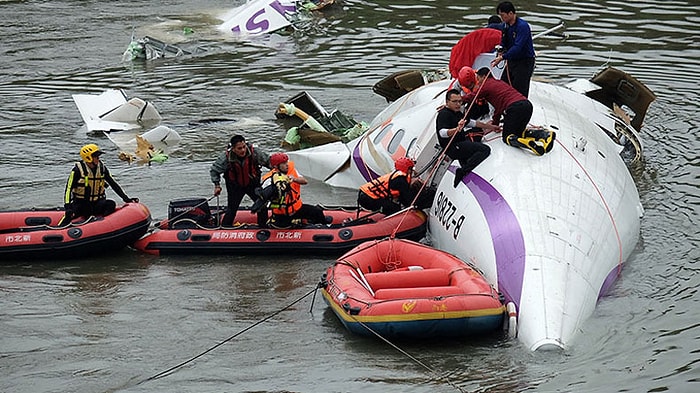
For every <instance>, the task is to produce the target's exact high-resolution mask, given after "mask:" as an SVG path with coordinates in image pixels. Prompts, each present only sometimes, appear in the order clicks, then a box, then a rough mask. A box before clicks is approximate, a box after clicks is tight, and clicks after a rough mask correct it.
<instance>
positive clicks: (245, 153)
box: [209, 135, 269, 227]
mask: <svg viewBox="0 0 700 393" xmlns="http://www.w3.org/2000/svg"><path fill="white" fill-rule="evenodd" d="M268 161H269V158H268V156H267V154H266V153H265V152H263V151H261V150H259V149H256V148H254V147H253V145H252V144H249V143H246V141H245V138H244V137H243V136H242V135H234V136H233V137H232V138H231V142H230V143H229V145H228V148H227V149H226V151H224V152H222V153H221V154H220V155H219V157H218V158H217V159H216V161H214V163H213V164H212V165H211V169H210V170H209V174H210V175H211V181H212V182H213V183H214V196H218V195H220V194H221V175H222V174H223V175H224V180H225V181H226V195H227V202H228V203H227V206H226V213H225V214H224V218H223V219H222V220H221V226H222V227H230V226H232V225H233V220H234V219H235V218H236V213H237V212H238V208H239V207H240V205H241V201H242V200H243V197H244V196H245V195H248V196H249V197H250V199H252V200H253V201H255V200H256V199H257V198H258V196H257V195H256V194H255V189H256V188H258V187H260V168H261V167H262V166H267V165H268V164H267V163H268ZM258 226H261V227H265V226H267V209H264V208H263V209H261V210H260V211H258Z"/></svg>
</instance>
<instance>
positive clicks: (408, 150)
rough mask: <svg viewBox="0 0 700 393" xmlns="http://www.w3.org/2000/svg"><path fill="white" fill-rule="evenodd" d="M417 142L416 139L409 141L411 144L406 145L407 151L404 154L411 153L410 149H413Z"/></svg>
mask: <svg viewBox="0 0 700 393" xmlns="http://www.w3.org/2000/svg"><path fill="white" fill-rule="evenodd" d="M417 141H418V138H413V139H412V140H411V143H409V144H408V149H406V154H409V153H411V149H413V146H414V145H415V144H416V142H417Z"/></svg>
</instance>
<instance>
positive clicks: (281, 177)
mask: <svg viewBox="0 0 700 393" xmlns="http://www.w3.org/2000/svg"><path fill="white" fill-rule="evenodd" d="M287 165H288V167H289V169H288V170H287V173H286V174H284V173H282V172H280V171H279V169H277V168H274V169H272V170H271V171H270V172H268V173H266V174H265V175H264V176H263V182H265V181H266V180H267V179H270V181H271V182H272V184H274V185H276V186H277V190H278V191H277V192H278V197H277V198H275V199H273V200H272V201H270V209H271V210H272V214H280V215H286V216H291V215H293V214H294V213H296V212H297V211H298V210H299V209H301V205H302V201H301V184H299V183H295V182H290V181H289V180H290V176H291V177H299V173H298V172H297V170H296V169H295V168H294V162H292V161H287Z"/></svg>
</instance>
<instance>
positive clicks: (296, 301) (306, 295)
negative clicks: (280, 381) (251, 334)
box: [136, 286, 318, 385]
mask: <svg viewBox="0 0 700 393" xmlns="http://www.w3.org/2000/svg"><path fill="white" fill-rule="evenodd" d="M317 288H318V286H315V287H314V289H312V290H310V291H309V292H307V293H306V294H304V295H303V296H301V297H300V298H298V299H297V300H295V301H293V302H291V303H290V304H288V305H286V306H284V307H282V308H281V309H279V310H277V311H275V312H273V313H272V314H270V315H268V316H266V317H265V318H263V319H261V320H259V321H257V322H255V323H254V324H252V325H250V326H248V327H247V328H245V329H243V330H241V331H239V332H238V333H236V334H234V335H233V336H231V337H229V338H227V339H225V340H223V341H221V342H220V343H218V344H216V345H214V346H213V347H210V348H209V349H207V350H206V351H204V352H202V353H200V354H199V355H197V356H194V357H192V358H190V359H188V360H186V361H184V362H182V363H180V364H177V365H175V366H173V367H170V368H169V369H167V370H165V371H161V372H159V373H158V374H155V375H153V376H151V377H148V378H146V379H144V380H142V381H140V382H138V383H136V385H140V384H142V383H145V382H148V381H154V380H156V379H160V378H163V377H166V376H168V375H170V374H172V373H173V372H174V371H175V370H177V369H179V368H180V367H182V366H184V365H186V364H188V363H191V362H193V361H195V360H197V359H199V358H200V357H202V356H204V355H206V354H207V353H209V352H211V351H213V350H215V349H216V348H218V347H220V346H222V345H224V344H226V343H227V342H229V341H231V340H233V339H234V338H236V337H238V336H240V335H241V334H243V333H245V332H247V331H248V330H251V329H252V328H254V327H256V326H258V325H260V324H261V323H263V322H266V321H268V320H270V319H271V318H272V317H274V316H276V315H278V314H280V313H281V312H282V311H285V310H287V309H289V308H290V307H292V306H293V305H295V304H297V303H299V302H300V301H302V300H303V299H305V298H307V297H308V296H309V295H312V294H315V292H316V289H317Z"/></svg>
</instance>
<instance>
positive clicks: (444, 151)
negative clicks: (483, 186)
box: [389, 69, 491, 239]
mask: <svg viewBox="0 0 700 393" xmlns="http://www.w3.org/2000/svg"><path fill="white" fill-rule="evenodd" d="M490 75H491V69H489V73H488V74H486V78H488V77H489V76H490ZM483 87H484V84H483V83H480V84H479V89H478V90H477V91H476V93H475V94H474V98H472V101H471V102H470V103H469V106H468V107H467V108H466V109H465V111H464V115H463V116H462V120H465V119H467V115H468V114H469V111H471V109H472V107H473V106H474V104H475V103H476V101H477V99H478V98H479V94H480V93H481V89H482V88H483ZM461 131H462V130H459V131H457V132H455V133H454V134H452V136H451V137H450V140H449V141H448V142H447V145H446V146H445V148H444V149H442V152H441V153H440V155H439V156H438V159H437V160H436V161H435V162H434V163H433V165H432V168H430V172H429V173H428V176H427V177H426V178H425V181H424V182H423V184H422V185H421V187H420V189H419V190H418V192H417V193H416V196H415V197H413V201H411V206H413V205H415V203H416V201H417V200H418V197H419V196H420V194H421V193H422V192H423V190H424V189H425V187H426V185H427V184H429V183H430V181H431V179H432V177H433V176H434V175H435V173H436V172H437V169H438V168H439V167H440V163H441V162H442V160H443V159H444V157H445V155H446V154H447V150H448V149H449V148H450V145H451V144H452V141H453V140H454V139H455V137H456V136H457V134H458V133H460V132H461ZM407 215H408V211H406V213H405V214H403V216H402V217H401V221H399V223H398V224H397V225H396V227H395V228H394V230H393V231H392V232H391V235H390V236H389V237H390V238H391V239H393V238H394V237H396V233H397V232H398V230H399V228H401V225H402V224H403V221H404V219H405V218H406V216H407Z"/></svg>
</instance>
